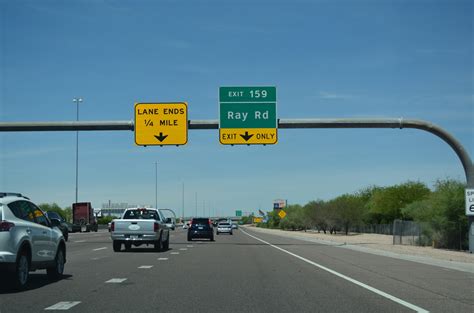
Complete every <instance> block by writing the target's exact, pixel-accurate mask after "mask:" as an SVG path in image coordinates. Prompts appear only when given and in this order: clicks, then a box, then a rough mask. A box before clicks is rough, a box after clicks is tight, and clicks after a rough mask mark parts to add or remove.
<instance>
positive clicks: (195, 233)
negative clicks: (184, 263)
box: [188, 218, 214, 241]
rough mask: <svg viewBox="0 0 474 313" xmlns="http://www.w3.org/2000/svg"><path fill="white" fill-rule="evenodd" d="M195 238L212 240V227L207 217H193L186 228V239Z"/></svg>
mask: <svg viewBox="0 0 474 313" xmlns="http://www.w3.org/2000/svg"><path fill="white" fill-rule="evenodd" d="M195 238H207V239H209V240H211V241H214V228H213V227H212V222H211V220H210V219H208V218H193V219H192V220H191V226H190V227H189V228H188V241H191V240H193V239H195Z"/></svg>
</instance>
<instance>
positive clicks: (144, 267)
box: [138, 265, 153, 269]
mask: <svg viewBox="0 0 474 313" xmlns="http://www.w3.org/2000/svg"><path fill="white" fill-rule="evenodd" d="M152 267H153V265H142V266H139V267H138V268H143V269H148V268H152Z"/></svg>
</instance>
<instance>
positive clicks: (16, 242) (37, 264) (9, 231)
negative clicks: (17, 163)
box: [0, 192, 66, 289]
mask: <svg viewBox="0 0 474 313" xmlns="http://www.w3.org/2000/svg"><path fill="white" fill-rule="evenodd" d="M59 223H60V222H59V220H55V219H51V221H50V220H49V219H48V218H47V217H46V215H45V214H44V212H43V211H41V209H40V208H38V207H37V206H36V205H35V204H33V203H32V202H31V201H29V199H28V198H27V197H24V196H22V195H21V194H17V193H6V192H0V276H1V277H5V276H7V277H8V278H9V279H8V280H4V279H2V280H1V281H2V283H3V282H6V281H8V282H10V283H12V284H13V287H15V288H17V289H24V288H25V287H26V286H27V283H28V276H29V272H30V271H35V270H39V269H46V271H47V274H48V276H49V277H50V278H53V279H59V278H61V277H62V275H63V271H64V263H66V243H65V241H64V237H63V235H62V233H61V231H60V230H59V228H58V227H57V226H59ZM5 274H7V275H5Z"/></svg>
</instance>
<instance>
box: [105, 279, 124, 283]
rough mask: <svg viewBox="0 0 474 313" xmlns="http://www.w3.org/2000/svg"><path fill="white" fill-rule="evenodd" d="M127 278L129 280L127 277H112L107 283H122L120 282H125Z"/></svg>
mask: <svg viewBox="0 0 474 313" xmlns="http://www.w3.org/2000/svg"><path fill="white" fill-rule="evenodd" d="M126 280H127V279H126V278H112V279H109V280H108V281H106V282H105V283H106V284H120V283H123V282H124V281H126Z"/></svg>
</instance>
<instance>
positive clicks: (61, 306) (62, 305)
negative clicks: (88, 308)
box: [45, 301, 81, 310]
mask: <svg viewBox="0 0 474 313" xmlns="http://www.w3.org/2000/svg"><path fill="white" fill-rule="evenodd" d="M79 303H81V301H62V302H58V303H56V304H54V305H52V306H49V307H47V308H45V310H69V309H70V308H72V307H73V306H76V305H78V304H79Z"/></svg>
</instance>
